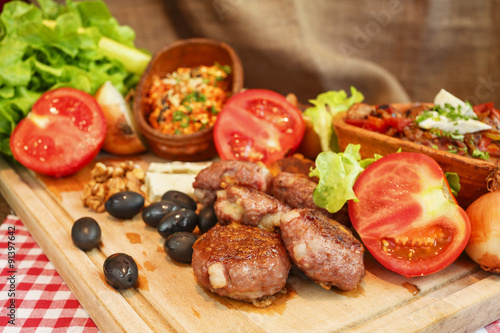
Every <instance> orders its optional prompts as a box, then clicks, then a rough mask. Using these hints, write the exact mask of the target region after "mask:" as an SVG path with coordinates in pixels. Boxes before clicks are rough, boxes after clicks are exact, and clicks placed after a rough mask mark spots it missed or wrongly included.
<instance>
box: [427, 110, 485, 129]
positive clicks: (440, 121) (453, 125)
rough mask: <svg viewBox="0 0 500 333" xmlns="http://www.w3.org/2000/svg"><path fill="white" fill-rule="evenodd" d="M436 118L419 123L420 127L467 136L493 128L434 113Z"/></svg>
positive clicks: (470, 120) (481, 123)
mask: <svg viewBox="0 0 500 333" xmlns="http://www.w3.org/2000/svg"><path fill="white" fill-rule="evenodd" d="M434 113H435V116H434V117H432V118H427V119H425V120H423V121H421V122H419V123H418V126H419V127H421V128H423V129H431V128H439V129H440V130H443V131H446V132H451V133H454V134H461V135H463V134H467V133H475V132H479V131H483V130H487V129H490V128H491V126H489V125H487V124H485V123H483V122H480V121H479V120H474V119H457V120H451V119H449V118H447V117H445V116H443V115H438V113H437V112H434Z"/></svg>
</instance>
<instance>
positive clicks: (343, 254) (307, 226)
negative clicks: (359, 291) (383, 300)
mask: <svg viewBox="0 0 500 333" xmlns="http://www.w3.org/2000/svg"><path fill="white" fill-rule="evenodd" d="M280 230H281V237H282V239H283V242H284V243H285V246H286V248H287V250H288V253H289V255H290V258H291V260H292V262H293V263H294V264H295V265H296V266H297V267H298V268H299V269H300V270H301V271H302V272H304V274H306V275H307V276H308V277H310V278H311V279H312V280H314V281H316V282H317V283H319V284H320V285H321V286H322V287H324V288H327V289H328V288H330V286H335V287H338V288H339V289H342V290H351V289H354V288H355V287H356V286H357V285H358V283H359V281H360V280H361V278H362V277H363V276H364V274H365V268H364V263H363V253H364V247H363V245H362V244H361V242H360V241H358V240H357V239H356V238H355V237H354V236H353V235H352V233H351V231H350V230H349V229H347V228H346V227H344V226H343V225H342V224H340V223H338V222H336V221H334V220H332V219H329V218H328V217H326V216H325V215H323V214H321V213H319V212H318V211H316V210H312V209H293V210H291V211H290V212H288V213H286V214H284V215H283V216H282V217H281V221H280Z"/></svg>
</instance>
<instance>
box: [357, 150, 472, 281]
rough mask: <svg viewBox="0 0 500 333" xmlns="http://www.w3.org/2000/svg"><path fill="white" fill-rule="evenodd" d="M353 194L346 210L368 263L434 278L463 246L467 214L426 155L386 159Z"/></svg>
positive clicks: (368, 170)
mask: <svg viewBox="0 0 500 333" xmlns="http://www.w3.org/2000/svg"><path fill="white" fill-rule="evenodd" d="M353 190H354V192H355V194H356V196H357V198H358V200H359V201H357V202H356V201H350V202H349V204H348V205H349V217H350V219H351V222H352V225H353V227H354V228H355V229H356V231H357V232H358V234H359V235H360V237H361V239H362V241H363V243H364V244H365V246H366V248H367V249H368V251H370V253H371V254H372V255H373V257H374V258H375V259H376V260H377V261H379V262H380V263H381V264H382V265H383V266H385V267H386V268H388V269H390V270H392V271H394V272H396V273H399V274H401V275H404V276H406V277H412V276H421V275H428V274H432V273H435V272H437V271H439V270H441V269H443V268H445V267H447V266H448V265H450V264H451V263H452V262H453V261H454V260H455V259H456V258H458V256H459V255H460V254H461V253H462V251H463V250H464V248H465V246H466V245H467V241H468V239H469V235H470V222H469V219H468V217H467V214H466V213H465V211H464V210H463V209H462V208H461V207H460V206H458V204H457V203H456V200H455V198H454V197H453V195H452V194H451V191H450V189H449V186H448V183H447V181H446V178H445V176H444V173H443V171H442V169H441V168H440V166H439V165H438V164H437V162H435V161H434V160H433V159H432V158H430V157H428V156H427V155H424V154H419V153H395V154H390V155H387V156H386V157H383V158H381V159H380V160H378V161H376V162H374V163H373V164H371V165H370V166H368V167H367V168H366V169H365V170H364V171H363V172H362V173H361V175H360V176H359V177H358V179H357V180H356V183H355V185H354V188H353Z"/></svg>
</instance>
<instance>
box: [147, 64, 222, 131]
mask: <svg viewBox="0 0 500 333" xmlns="http://www.w3.org/2000/svg"><path fill="white" fill-rule="evenodd" d="M230 73H231V67H230V66H229V65H226V66H221V65H219V64H218V63H215V64H214V65H213V66H198V67H194V68H187V67H180V68H178V69H177V70H176V71H175V72H173V73H168V74H167V75H166V77H164V78H161V77H160V76H158V75H155V76H154V77H153V81H152V86H151V89H150V91H149V94H148V95H147V103H149V105H150V108H151V113H150V114H149V116H148V120H149V123H150V124H151V126H153V128H155V129H157V130H159V131H160V132H162V133H165V134H190V133H194V132H196V131H199V130H202V129H205V128H208V127H212V126H213V125H214V123H215V120H216V119H217V114H218V113H219V112H220V110H221V109H222V106H223V105H224V103H225V102H226V100H227V98H228V96H229V92H228V88H229V87H228V86H229V85H228V81H227V77H228V74H230Z"/></svg>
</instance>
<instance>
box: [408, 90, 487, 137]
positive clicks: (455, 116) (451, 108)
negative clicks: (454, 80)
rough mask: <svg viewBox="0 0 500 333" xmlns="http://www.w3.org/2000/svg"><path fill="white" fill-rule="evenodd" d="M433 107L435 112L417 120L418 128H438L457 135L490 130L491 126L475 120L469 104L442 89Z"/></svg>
mask: <svg viewBox="0 0 500 333" xmlns="http://www.w3.org/2000/svg"><path fill="white" fill-rule="evenodd" d="M434 105H436V107H438V109H437V111H427V112H426V114H425V115H424V116H423V117H422V118H421V119H420V120H418V126H419V127H420V128H423V129H431V128H438V129H440V130H442V131H445V132H450V133H453V134H458V135H464V134H467V133H475V132H479V131H483V130H487V129H491V126H489V125H487V124H485V123H483V122H481V121H479V120H477V115H476V113H475V112H474V110H473V109H472V108H471V106H470V105H469V104H467V103H465V102H464V101H462V100H461V99H459V98H457V97H456V96H454V95H452V94H451V93H449V92H448V91H446V90H444V89H441V91H439V93H438V94H437V95H436V97H435V98H434ZM438 111H439V112H438ZM417 119H418V118H417Z"/></svg>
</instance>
